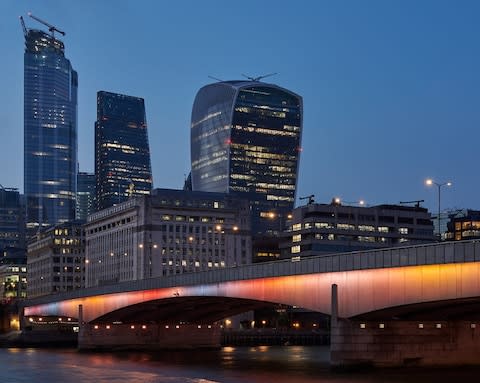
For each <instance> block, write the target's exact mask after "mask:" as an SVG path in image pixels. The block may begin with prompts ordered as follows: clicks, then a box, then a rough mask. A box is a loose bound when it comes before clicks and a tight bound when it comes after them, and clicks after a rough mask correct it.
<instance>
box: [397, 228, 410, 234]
mask: <svg viewBox="0 0 480 383" xmlns="http://www.w3.org/2000/svg"><path fill="white" fill-rule="evenodd" d="M398 232H399V233H400V234H408V228H406V227H399V228H398Z"/></svg>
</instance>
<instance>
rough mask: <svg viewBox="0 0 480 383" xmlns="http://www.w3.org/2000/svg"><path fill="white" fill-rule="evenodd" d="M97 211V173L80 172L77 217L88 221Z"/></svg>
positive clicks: (78, 177)
mask: <svg viewBox="0 0 480 383" xmlns="http://www.w3.org/2000/svg"><path fill="white" fill-rule="evenodd" d="M94 212H95V174H93V173H85V172H78V176H77V211H76V216H75V218H76V219H77V220H81V221H86V220H87V217H88V216H89V215H90V214H92V213H94Z"/></svg>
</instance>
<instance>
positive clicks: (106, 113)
mask: <svg viewBox="0 0 480 383" xmlns="http://www.w3.org/2000/svg"><path fill="white" fill-rule="evenodd" d="M95 177H96V204H97V210H102V209H106V208H108V207H111V206H113V205H116V204H118V203H121V202H123V201H126V200H127V199H128V198H130V197H131V196H139V195H145V194H149V193H150V191H151V189H152V171H151V165H150V148H149V145H148V135H147V122H146V116H145V103H144V100H143V98H138V97H132V96H126V95H123V94H117V93H110V92H104V91H101V92H98V93H97V121H96V122H95Z"/></svg>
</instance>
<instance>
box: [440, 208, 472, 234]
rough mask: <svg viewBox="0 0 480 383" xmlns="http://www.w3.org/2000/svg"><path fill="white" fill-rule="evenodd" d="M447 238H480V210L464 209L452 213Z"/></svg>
mask: <svg viewBox="0 0 480 383" xmlns="http://www.w3.org/2000/svg"><path fill="white" fill-rule="evenodd" d="M445 239H446V240H447V241H462V240H468V239H480V211H479V210H471V209H464V210H459V211H457V212H454V213H451V214H450V220H449V222H448V223H447V232H446V233H445Z"/></svg>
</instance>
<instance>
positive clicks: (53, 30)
mask: <svg viewBox="0 0 480 383" xmlns="http://www.w3.org/2000/svg"><path fill="white" fill-rule="evenodd" d="M28 16H30V17H31V18H32V19H33V20H36V21H38V22H39V23H40V24H43V25H45V26H46V27H47V28H48V30H49V32H50V33H51V34H52V37H53V38H55V32H58V33H60V34H61V35H62V36H65V32H63V31H61V30H60V29H58V28H57V27H55V26H53V25H52V24H49V23H47V22H46V21H44V20H42V19H40V18H38V17H37V16H34V15H32V12H28ZM22 20H23V19H22Z"/></svg>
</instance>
